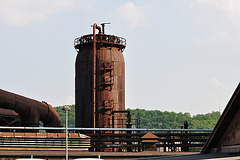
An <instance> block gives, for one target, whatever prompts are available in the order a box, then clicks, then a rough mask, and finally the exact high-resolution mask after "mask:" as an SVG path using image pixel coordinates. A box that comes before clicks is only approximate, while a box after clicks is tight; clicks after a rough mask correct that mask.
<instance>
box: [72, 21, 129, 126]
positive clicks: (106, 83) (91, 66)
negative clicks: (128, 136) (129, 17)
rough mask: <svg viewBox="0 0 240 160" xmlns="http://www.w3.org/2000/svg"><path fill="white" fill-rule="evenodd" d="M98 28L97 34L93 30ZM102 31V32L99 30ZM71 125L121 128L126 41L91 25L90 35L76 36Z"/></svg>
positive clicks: (123, 116)
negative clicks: (73, 106)
mask: <svg viewBox="0 0 240 160" xmlns="http://www.w3.org/2000/svg"><path fill="white" fill-rule="evenodd" d="M96 29H98V34H96V33H95V30H96ZM101 30H103V33H102V32H101ZM74 47H75V49H76V51H77V52H78V54H77V57H76V64H75V70H76V73H75V74H76V75H75V105H76V108H75V126H76V127H85V128H112V127H113V128H114V127H115V128H124V127H125V126H123V125H124V124H125V120H124V119H125V114H124V113H116V114H115V118H114V126H112V111H124V110H125V63H124V57H123V54H122V52H123V50H124V48H125V47H126V40H125V39H124V38H121V37H117V36H114V35H107V34H105V33H104V24H102V29H101V27H99V26H97V25H96V24H94V25H93V34H89V35H84V36H82V37H79V38H76V39H75V41H74Z"/></svg>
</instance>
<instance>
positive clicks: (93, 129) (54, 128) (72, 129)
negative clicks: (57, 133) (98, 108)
mask: <svg viewBox="0 0 240 160" xmlns="http://www.w3.org/2000/svg"><path fill="white" fill-rule="evenodd" d="M0 129H23V130H24V129H26V130H66V128H60V127H8V126H0ZM68 130H71V131H159V132H212V129H147V128H68Z"/></svg>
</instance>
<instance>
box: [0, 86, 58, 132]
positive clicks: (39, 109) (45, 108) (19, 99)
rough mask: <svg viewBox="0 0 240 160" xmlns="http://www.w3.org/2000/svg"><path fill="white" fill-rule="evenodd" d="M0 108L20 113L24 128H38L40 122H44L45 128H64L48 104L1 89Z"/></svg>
mask: <svg viewBox="0 0 240 160" xmlns="http://www.w3.org/2000/svg"><path fill="white" fill-rule="evenodd" d="M0 108H4V109H11V110H14V111H15V112H16V113H18V114H19V115H20V116H21V120H22V124H23V126H24V127H38V126H39V121H42V122H43V125H44V127H62V122H61V119H60V117H59V115H58V113H57V112H56V111H55V109H54V108H53V107H52V106H51V105H49V104H47V103H46V102H39V101H36V100H33V99H30V98H26V97H23V96H20V95H17V94H14V93H11V92H7V91H4V90H2V89H0ZM55 132H59V131H55Z"/></svg>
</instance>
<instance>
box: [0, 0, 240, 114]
mask: <svg viewBox="0 0 240 160" xmlns="http://www.w3.org/2000/svg"><path fill="white" fill-rule="evenodd" d="M102 22H110V23H111V25H108V26H106V33H107V34H114V35H117V36H121V37H124V38H126V40H127V47H126V49H125V51H124V57H125V63H126V108H132V109H134V108H143V109H148V110H150V109H151V110H152V109H158V110H161V111H174V112H189V113H191V114H192V115H194V114H199V113H208V112H211V111H218V110H219V109H220V110H221V111H222V110H223V109H224V108H225V106H226V104H227V103H228V101H229V99H230V97H231V95H232V94H233V92H234V90H235V88H236V87H237V85H238V83H239V80H240V70H239V69H240V62H239V60H240V53H239V51H240V1H239V0H181V1H180V0H167V1H165V0H145V1H143V0H135V1H130V0H129V1H126V0H121V1H112V0H103V1H99V0H41V1H33V0H0V28H1V31H0V60H1V63H0V68H1V69H0V75H1V76H0V85H1V88H2V89H4V90H7V91H11V92H14V93H17V94H20V95H24V96H26V97H30V98H33V99H36V100H39V101H42V100H44V101H46V102H48V103H49V104H51V105H53V106H59V105H65V104H74V101H75V100H74V96H75V86H74V84H75V82H74V79H75V67H74V65H75V58H76V55H77V52H76V51H75V49H74V47H73V40H74V39H75V38H77V37H80V36H82V35H85V34H90V33H92V28H91V25H92V24H93V23H97V24H100V23H102Z"/></svg>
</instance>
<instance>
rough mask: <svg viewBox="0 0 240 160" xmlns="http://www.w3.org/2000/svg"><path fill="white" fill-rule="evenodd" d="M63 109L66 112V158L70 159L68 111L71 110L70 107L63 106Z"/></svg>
mask: <svg viewBox="0 0 240 160" xmlns="http://www.w3.org/2000/svg"><path fill="white" fill-rule="evenodd" d="M62 110H63V111H65V112H66V160H68V111H70V110H71V109H70V107H68V106H63V108H62Z"/></svg>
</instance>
